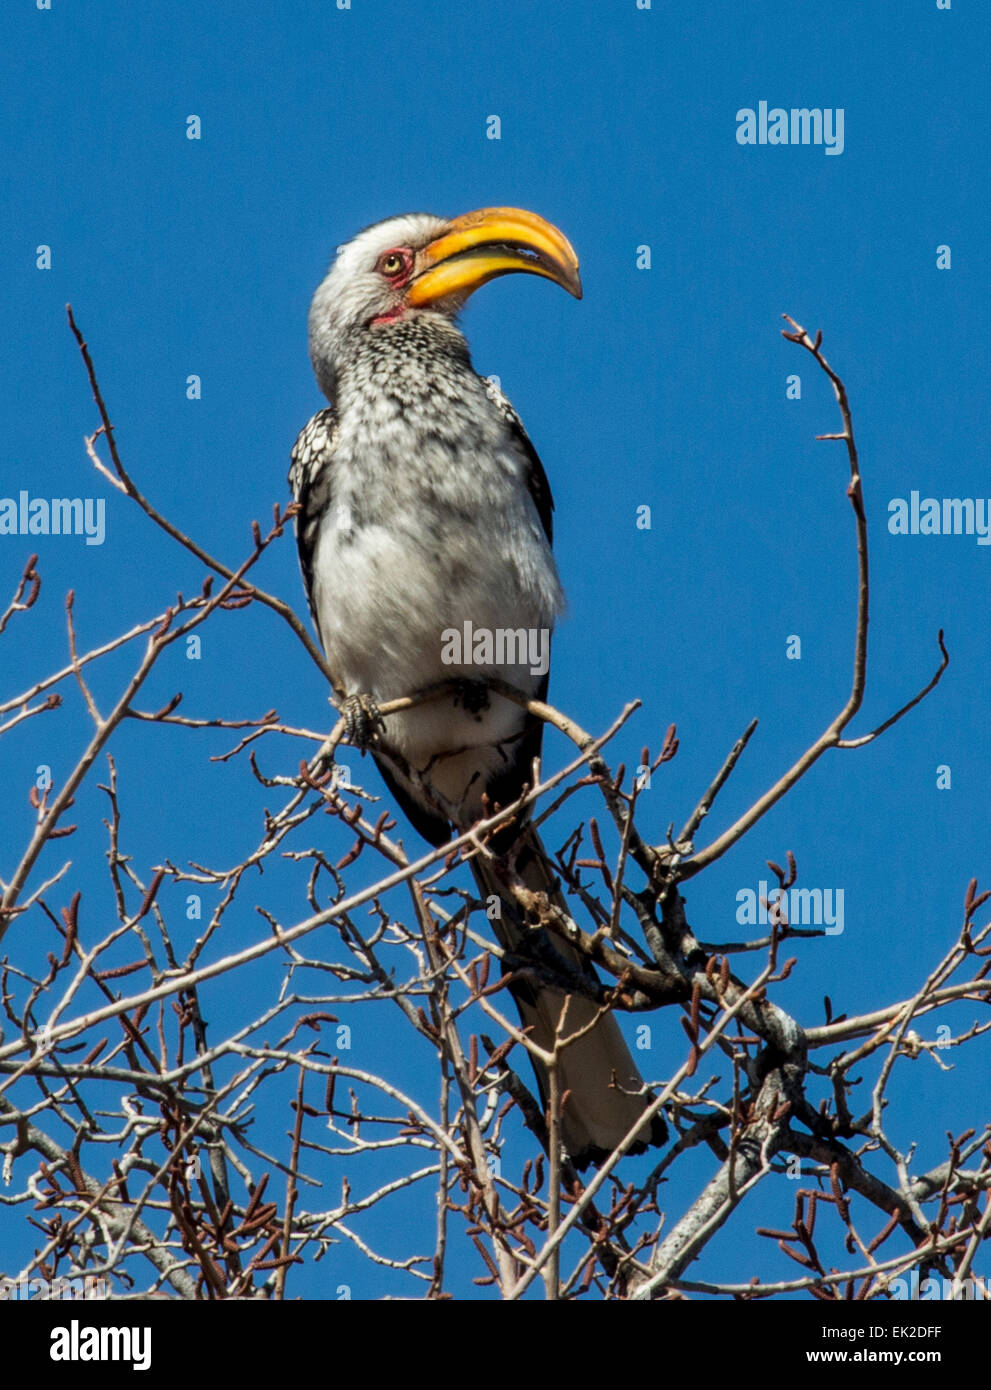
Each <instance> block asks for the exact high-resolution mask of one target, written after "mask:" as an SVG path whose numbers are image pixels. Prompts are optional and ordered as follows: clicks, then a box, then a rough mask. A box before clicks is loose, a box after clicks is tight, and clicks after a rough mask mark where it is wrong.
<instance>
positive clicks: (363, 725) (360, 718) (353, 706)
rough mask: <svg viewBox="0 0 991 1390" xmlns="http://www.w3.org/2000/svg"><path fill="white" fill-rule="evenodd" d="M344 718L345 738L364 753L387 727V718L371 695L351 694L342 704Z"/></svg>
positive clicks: (342, 716)
mask: <svg viewBox="0 0 991 1390" xmlns="http://www.w3.org/2000/svg"><path fill="white" fill-rule="evenodd" d="M341 718H342V719H343V720H344V739H345V742H346V743H350V744H351V746H352V747H353V748H360V749H361V751H362V753H364V751H365V749H366V748H368V747H370V745H371V744H373V743H374V742H375V740H376V738H377V737H378V735H379V733H380V732H381V730H382V729H384V728H385V720H384V719H383V718H382V716H381V714H380V713H379V707H378V705H377V704H376V703H375V701H374V700H373V699H372V697H371V695H364V694H362V695H349V696H348V697H347V699H346V700H345V701H344V703H343V704H342V705H341Z"/></svg>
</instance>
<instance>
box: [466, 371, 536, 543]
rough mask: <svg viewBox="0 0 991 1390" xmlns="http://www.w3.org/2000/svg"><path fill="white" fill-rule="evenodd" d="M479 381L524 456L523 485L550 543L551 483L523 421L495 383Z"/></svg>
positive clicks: (488, 379) (485, 378) (485, 380)
mask: <svg viewBox="0 0 991 1390" xmlns="http://www.w3.org/2000/svg"><path fill="white" fill-rule="evenodd" d="M481 381H482V385H483V386H484V387H485V394H486V395H487V396H488V398H489V400H490V401H491V402H492V404H493V405H494V406H495V408H496V410H498V412H499V414H500V415H501V416H502V418H503V419H504V420H505V422H506V424H507V425H508V426H509V429H510V432H511V434H512V435H513V438H514V439H515V440H516V442H517V444H519V446H520V448H521V449H522V451H523V454H524V456H525V457H526V460H527V463H528V465H529V467H528V468H527V477H526V485H527V489H528V490H529V493H530V496H531V497H532V498H533V504H534V506H535V507H536V508H537V515H538V516H539V517H540V524H541V526H543V528H544V535H545V536H546V537H547V541H548V544H550V543H551V542H553V540H554V499H553V497H552V496H551V485H550V483H549V482H548V481H547V474H546V473H545V472H544V465H543V464H542V463H541V462H540V455H539V454H538V453H537V451H536V449H535V448H534V447H533V445H532V443H531V442H530V436H529V435H528V434H527V432H526V430H525V429H524V428H523V421H522V420H521V419H520V417H519V416H518V415H517V413H516V411H515V410H514V409H513V407H512V406H511V405H510V403H509V400H508V399H507V398H506V396H504V395H503V393H502V391H500V389H499V387H498V386H497V385H496V384H495V382H494V381H492V380H491V379H490V378H489V377H487V376H483V377H482V378H481Z"/></svg>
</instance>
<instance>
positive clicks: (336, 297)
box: [309, 208, 582, 397]
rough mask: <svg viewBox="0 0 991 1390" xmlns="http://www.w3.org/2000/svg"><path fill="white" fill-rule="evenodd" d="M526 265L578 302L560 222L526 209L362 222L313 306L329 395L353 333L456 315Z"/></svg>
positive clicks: (317, 366) (574, 268)
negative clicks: (361, 228) (502, 277)
mask: <svg viewBox="0 0 991 1390" xmlns="http://www.w3.org/2000/svg"><path fill="white" fill-rule="evenodd" d="M513 271H527V272H529V273H530V274H531V275H542V276H545V277H546V278H547V279H548V280H554V281H555V282H556V283H557V284H559V285H562V286H563V287H564V289H566V290H567V291H568V293H569V294H573V295H574V296H575V298H576V299H580V298H581V294H582V287H581V280H580V279H579V276H578V257H577V256H576V255H575V253H574V251H573V250H572V247H571V244H570V242H569V241H568V240H567V238H566V237H565V236H564V235H563V233H561V232H559V231H558V229H557V228H556V227H553V226H551V224H550V223H549V222H545V221H544V219H543V218H542V217H538V216H537V215H536V213H533V212H525V211H523V210H522V209H521V208H480V209H479V210H478V211H477V212H469V213H465V215H464V216H463V217H456V218H454V219H453V220H451V221H446V220H445V219H444V218H441V217H433V216H431V215H430V214H429V213H418V212H417V213H407V214H405V215H404V216H402V217H391V218H389V219H388V220H387V221H385V222H377V223H376V224H375V226H373V227H366V228H365V230H364V231H363V232H359V233H358V235H357V236H356V237H355V238H354V240H353V241H349V242H348V243H347V245H346V246H342V247H341V248H340V249H339V251H338V254H337V259H336V261H335V262H334V264H333V265H332V266H331V269H330V271H329V273H328V274H327V276H326V278H325V279H324V280H323V282H322V284H321V285H320V286H319V288H318V289H317V292H316V294H315V295H314V296H313V303H312V305H311V306H310V325H309V327H310V356H311V358H312V360H313V366H314V370H315V371H316V374H317V379H318V381H319V382H320V385H321V387H322V389H323V390H324V392H325V393H326V394H327V396H328V397H331V396H332V395H333V393H334V383H335V381H336V377H337V364H338V362H339V361H340V360H341V359H342V358H343V357H344V355H345V354H346V353H347V352H348V351H349V350H353V348H354V346H355V335H359V334H360V335H364V334H369V333H371V334H374V333H382V332H388V331H389V330H390V327H391V326H392V325H394V324H396V323H399V322H401V321H402V320H404V319H409V318H411V317H413V316H418V315H419V316H422V315H434V316H437V315H440V316H443V317H446V318H447V319H451V318H453V317H454V315H455V314H456V313H457V312H458V310H459V309H460V308H461V306H462V305H463V304H464V302H465V300H466V299H467V298H468V296H469V295H470V294H472V293H473V292H474V291H475V290H477V289H478V287H479V286H480V285H484V284H485V283H486V281H488V280H493V279H495V277H496V276H497V275H509V274H511V273H512V272H513Z"/></svg>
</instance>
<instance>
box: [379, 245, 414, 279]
mask: <svg viewBox="0 0 991 1390" xmlns="http://www.w3.org/2000/svg"><path fill="white" fill-rule="evenodd" d="M408 264H409V258H408V257H407V256H406V255H405V254H404V253H403V252H402V251H386V253H385V254H384V255H383V256H381V257H380V258H379V270H380V271H381V272H382V274H383V275H388V276H389V277H390V278H392V277H393V276H396V275H401V274H402V273H403V271H404V270H406V268H407V266H408Z"/></svg>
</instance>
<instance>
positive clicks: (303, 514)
mask: <svg viewBox="0 0 991 1390" xmlns="http://www.w3.org/2000/svg"><path fill="white" fill-rule="evenodd" d="M337 434H338V428H337V413H336V411H334V410H333V409H332V408H331V407H330V406H328V407H327V409H326V410H318V411H317V413H316V415H314V416H313V418H312V419H311V420H309V421H307V423H306V424H305V425H304V426H303V428H302V430H301V431H300V433H299V438H298V439H297V440H296V443H295V444H294V445H293V446H292V454H291V459H292V463H291V465H290V468H289V487H290V489H291V490H292V495H293V500H294V501H295V502H296V503H297V504H298V506H299V512H298V513H297V516H296V547H297V549H298V551H299V567H300V569H301V570H302V572H303V584H304V585H305V587H306V601H307V603H308V604H309V605H310V612H311V613H312V615H313V621H314V622H315V623H316V624H317V631H319V630H320V624H319V621H318V618H317V614H316V611H315V610H314V607H313V555H314V552H315V550H316V544H317V536H318V534H319V531H320V523H321V521H322V520H323V518H324V516H325V515H326V514H327V512H328V511H329V509H330V508H331V507H332V506H333V486H334V476H333V475H334V468H333V463H334V448H335V446H336V444H337Z"/></svg>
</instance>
